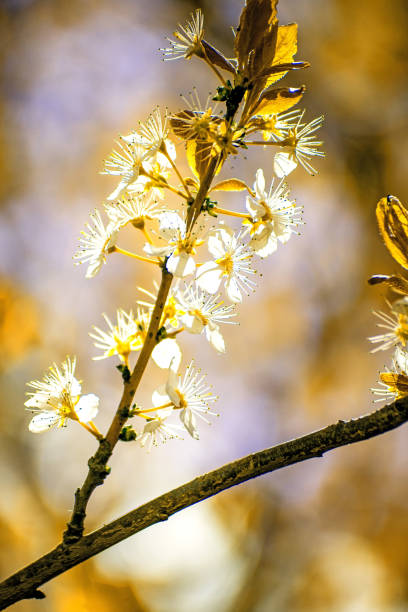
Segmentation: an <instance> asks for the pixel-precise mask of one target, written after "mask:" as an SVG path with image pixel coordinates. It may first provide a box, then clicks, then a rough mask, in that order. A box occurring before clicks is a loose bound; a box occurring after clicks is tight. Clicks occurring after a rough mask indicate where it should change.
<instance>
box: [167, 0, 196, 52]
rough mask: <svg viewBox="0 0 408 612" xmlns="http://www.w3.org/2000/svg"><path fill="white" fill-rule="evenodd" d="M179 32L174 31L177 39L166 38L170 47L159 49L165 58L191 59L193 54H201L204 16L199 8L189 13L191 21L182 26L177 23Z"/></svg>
mask: <svg viewBox="0 0 408 612" xmlns="http://www.w3.org/2000/svg"><path fill="white" fill-rule="evenodd" d="M179 28H180V30H181V31H180V32H174V33H173V36H175V38H177V40H171V39H170V38H168V39H167V40H168V41H169V43H170V47H168V48H166V49H161V51H163V55H164V59H165V60H174V59H181V58H183V57H185V58H186V59H191V58H192V57H193V55H197V54H198V55H202V44H201V41H202V39H203V36H204V16H203V14H202V12H201V10H200V9H196V11H195V12H194V13H192V14H191V21H188V22H187V23H186V25H185V26H184V27H183V26H181V25H180V24H179Z"/></svg>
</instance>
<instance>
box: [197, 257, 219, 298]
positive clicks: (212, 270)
mask: <svg viewBox="0 0 408 612" xmlns="http://www.w3.org/2000/svg"><path fill="white" fill-rule="evenodd" d="M221 278H222V270H221V268H220V266H219V265H218V264H217V263H216V262H215V261H208V262H207V263H205V264H203V265H202V266H200V268H199V269H198V272H197V275H196V283H197V285H198V286H199V287H200V289H203V290H204V291H207V292H208V293H216V292H217V291H218V288H219V286H220V284H221Z"/></svg>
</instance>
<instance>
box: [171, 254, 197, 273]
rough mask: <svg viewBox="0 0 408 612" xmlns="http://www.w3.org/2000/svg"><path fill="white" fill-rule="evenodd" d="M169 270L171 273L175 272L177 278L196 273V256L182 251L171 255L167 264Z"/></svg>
mask: <svg viewBox="0 0 408 612" xmlns="http://www.w3.org/2000/svg"><path fill="white" fill-rule="evenodd" d="M166 268H167V270H168V271H169V272H170V274H173V275H174V276H175V277H176V278H184V277H186V276H189V275H190V274H194V272H195V269H196V264H195V261H194V258H193V257H192V256H191V255H189V254H188V253H186V252H185V251H182V252H181V253H179V254H178V255H174V253H173V255H170V257H169V259H168V260H167V264H166Z"/></svg>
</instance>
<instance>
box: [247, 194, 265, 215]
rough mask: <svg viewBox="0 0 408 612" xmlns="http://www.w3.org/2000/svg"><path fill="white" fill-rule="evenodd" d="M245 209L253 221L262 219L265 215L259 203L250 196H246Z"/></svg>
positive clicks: (263, 208)
mask: <svg viewBox="0 0 408 612" xmlns="http://www.w3.org/2000/svg"><path fill="white" fill-rule="evenodd" d="M246 207H247V211H248V212H249V214H250V215H251V217H252V218H253V219H254V220H255V219H259V218H261V217H263V215H264V214H265V207H264V206H262V204H259V202H258V201H257V200H255V199H254V198H252V197H251V196H247V198H246Z"/></svg>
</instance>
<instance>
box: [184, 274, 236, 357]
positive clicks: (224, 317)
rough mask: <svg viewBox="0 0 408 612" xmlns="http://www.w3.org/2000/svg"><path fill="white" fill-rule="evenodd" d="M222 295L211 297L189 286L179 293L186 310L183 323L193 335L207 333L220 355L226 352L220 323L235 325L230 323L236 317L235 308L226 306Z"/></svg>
mask: <svg viewBox="0 0 408 612" xmlns="http://www.w3.org/2000/svg"><path fill="white" fill-rule="evenodd" d="M220 297H221V296H220V295H219V294H218V295H216V296H214V295H211V294H208V293H206V292H205V291H202V290H201V289H200V288H199V287H197V286H195V285H193V284H192V283H191V284H190V285H187V286H186V287H185V288H184V291H183V292H181V291H180V292H179V293H178V301H179V303H180V305H181V307H182V308H183V309H184V310H185V314H183V315H182V316H181V317H180V318H181V322H182V323H183V326H184V327H185V329H186V330H187V331H188V332H190V333H191V334H201V333H203V332H204V333H205V336H206V338H207V340H208V342H210V344H211V345H212V346H213V347H214V348H215V350H216V351H218V352H219V353H224V352H225V342H224V338H223V336H222V334H221V332H220V328H219V325H218V323H234V322H233V321H229V320H228V319H230V318H231V317H234V316H235V313H234V312H233V311H234V306H233V305H229V306H225V305H224V303H223V301H222V300H220Z"/></svg>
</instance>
